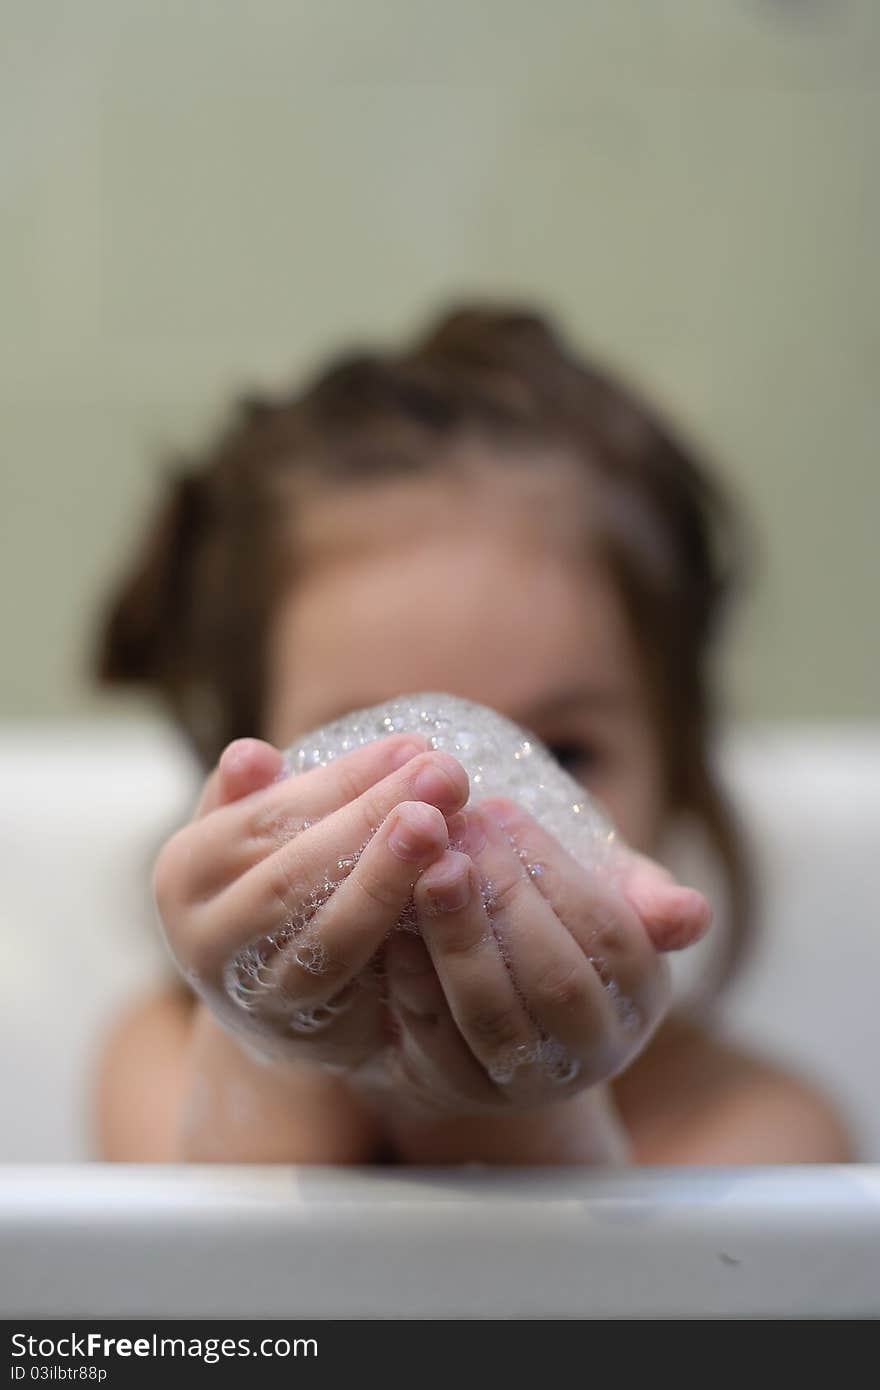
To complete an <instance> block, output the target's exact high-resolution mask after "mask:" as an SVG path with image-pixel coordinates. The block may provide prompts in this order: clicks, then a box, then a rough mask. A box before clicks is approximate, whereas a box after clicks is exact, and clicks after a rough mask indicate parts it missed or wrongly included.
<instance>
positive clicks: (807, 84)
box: [0, 0, 880, 718]
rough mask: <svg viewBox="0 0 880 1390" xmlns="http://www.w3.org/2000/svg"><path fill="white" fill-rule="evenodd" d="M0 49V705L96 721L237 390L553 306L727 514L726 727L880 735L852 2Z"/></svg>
mask: <svg viewBox="0 0 880 1390" xmlns="http://www.w3.org/2000/svg"><path fill="white" fill-rule="evenodd" d="M0 29H2V32H0V40H2V41H0V54H2V57H0V64H2V68H0V322H2V332H0V357H2V366H0V430H2V441H0V447H2V455H0V463H2V517H3V545H2V548H0V567H2V572H0V616H2V626H3V633H4V638H3V643H4V653H3V655H4V660H3V662H2V668H0V681H2V689H0V713H2V714H7V715H17V716H19V715H28V714H34V715H41V714H55V713H64V712H77V711H85V710H87V709H90V710H92V711H94V710H95V709H97V708H101V707H105V702H106V701H107V697H104V699H103V700H102V699H100V698H99V697H97V696H96V695H95V694H94V693H93V692H91V691H90V689H89V687H88V684H87V680H86V676H85V673H84V662H85V655H84V654H85V651H86V647H87V638H88V633H89V630H90V626H91V623H92V621H93V614H94V611H95V604H96V602H97V600H98V599H99V597H100V595H101V594H102V593H103V592H104V591H105V589H106V586H107V584H108V583H109V582H110V581H111V580H112V577H113V575H114V573H115V572H116V571H117V569H118V567H119V566H121V565H123V564H124V561H125V556H126V554H127V552H128V550H129V549H130V547H131V545H132V543H133V541H134V538H135V537H136V535H137V534H138V530H139V525H140V522H141V519H142V517H143V514H144V512H145V509H148V508H149V507H150V504H151V499H152V498H153V496H154V491H155V477H156V470H157V460H158V459H159V458H160V457H161V456H162V454H163V452H164V451H165V450H166V449H167V448H168V447H169V446H175V445H178V444H184V445H185V444H187V443H191V442H198V441H199V440H200V438H201V436H202V433H203V431H204V430H205V428H207V427H210V425H211V424H212V423H214V422H215V421H216V420H217V419H218V416H219V415H220V414H221V413H222V409H223V405H224V402H225V400H226V398H227V395H228V393H229V392H232V391H235V390H237V389H239V388H241V387H244V386H247V385H250V384H254V383H260V382H263V383H274V382H278V381H281V380H284V379H285V378H286V377H287V376H289V375H291V374H296V373H297V372H298V371H299V370H300V369H302V368H303V367H305V366H307V365H310V364H311V363H312V361H313V360H314V359H315V357H316V355H318V354H320V353H321V352H323V351H325V350H327V349H333V348H335V347H337V346H339V345H341V344H342V343H343V342H346V341H347V340H349V339H350V338H352V337H362V336H364V335H373V336H379V337H382V338H385V337H391V336H393V335H394V334H396V333H398V332H400V331H402V330H405V329H408V328H410V327H411V326H414V325H415V324H416V323H417V322H418V321H419V320H420V319H421V318H422V317H423V316H424V314H425V313H426V312H427V311H429V310H431V309H432V308H434V307H435V306H437V305H439V304H441V303H442V302H443V301H444V300H445V299H446V297H447V296H449V295H451V294H454V295H461V294H463V293H466V292H468V291H471V290H473V291H478V292H480V293H481V294H485V293H490V292H497V293H499V294H501V293H508V292H509V293H511V294H515V295H516V296H517V297H527V298H533V299H536V300H538V301H540V302H541V303H543V304H545V305H546V306H548V307H549V308H551V309H555V310H557V311H559V312H560V313H562V314H563V315H564V317H565V320H566V322H567V323H568V324H569V326H570V328H571V330H572V331H573V333H574V334H575V335H576V336H577V337H578V339H579V340H580V341H581V342H582V343H583V344H584V345H585V346H587V347H592V348H593V349H595V350H597V351H599V352H600V353H602V354H603V355H605V356H606V357H607V358H608V359H610V361H611V362H612V363H616V364H617V365H619V366H620V367H622V368H624V369H626V370H627V371H628V372H629V373H630V374H631V375H633V376H634V377H635V378H636V379H637V380H639V381H641V382H642V383H643V384H644V385H645V386H647V387H648V388H649V390H651V391H653V392H654V393H655V395H657V396H658V397H659V399H660V400H661V402H663V403H665V404H666V405H667V406H668V407H670V408H671V409H673V410H675V411H678V412H679V413H680V415H681V416H682V418H683V419H684V421H685V422H686V423H687V424H688V425H689V426H690V428H691V429H692V431H694V432H696V434H697V436H698V437H699V438H702V439H703V440H704V441H706V442H707V443H708V444H710V445H712V446H714V448H715V451H716V453H717V455H718V456H719V458H720V459H721V460H722V462H723V464H724V467H725V468H726V470H727V471H728V473H729V474H730V475H731V476H732V477H733V479H734V480H735V481H736V482H737V483H738V485H739V486H740V488H741V490H742V492H743V493H744V494H745V496H746V498H747V500H748V501H750V502H751V504H752V507H753V509H754V511H755V513H756V514H757V516H758V518H759V520H760V522H761V525H762V529H763V533H764V545H765V556H764V564H763V572H762V574H761V577H760V582H759V588H758V591H757V595H756V598H755V601H754V603H753V604H752V607H751V609H750V611H749V616H748V620H747V621H746V622H744V623H743V624H742V625H741V627H740V630H739V635H738V637H737V640H736V642H735V644H734V646H733V648H732V653H731V657H730V660H729V668H730V676H731V686H732V691H733V693H734V696H735V698H736V700H737V702H738V708H740V709H741V710H742V712H744V713H746V714H754V715H760V716H769V717H776V716H780V717H782V716H787V715H794V716H802V717H803V716H806V717H811V716H816V717H831V718H834V717H844V718H845V717H849V716H852V717H859V716H868V715H871V714H872V713H875V712H876V708H877V700H878V695H880V670H878V666H880V644H878V642H877V640H876V619H875V609H876V591H877V588H878V577H880V567H878V562H877V544H876V529H877V523H878V518H880V482H878V478H880V467H878V460H877V448H876V436H877V433H878V427H880V410H878V389H877V387H878V367H880V291H878V274H877V261H878V255H877V247H878V246H880V167H878V134H880V89H878V82H880V7H878V6H877V5H876V4H875V3H874V0H664V3H662V4H659V3H656V0H545V3H543V4H534V3H531V0H530V2H529V3H525V0H522V3H520V0H480V3H479V4H475V3H473V0H444V3H442V4H438V3H430V4H429V3H425V0H363V2H362V0H303V2H302V3H292V0H251V3H247V4H245V3H242V2H241V0H211V2H210V3H208V2H207V0H205V2H204V3H196V2H195V0H174V2H173V3H158V0H140V2H139V3H136V2H135V0H82V3H80V4H78V5H64V4H62V3H61V0H51V2H50V0H5V3H4V5H3V7H2V10H0ZM107 707H109V703H108V704H107ZM114 707H115V705H114Z"/></svg>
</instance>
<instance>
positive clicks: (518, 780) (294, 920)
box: [224, 691, 628, 1079]
mask: <svg viewBox="0 0 880 1390" xmlns="http://www.w3.org/2000/svg"><path fill="white" fill-rule="evenodd" d="M404 733H407V734H420V735H422V736H423V737H424V738H425V740H426V742H427V745H428V747H429V748H431V749H436V750H442V751H443V752H447V753H451V754H452V756H453V757H455V758H456V759H457V760H458V761H459V762H460V763H461V765H462V766H463V767H464V769H465V771H466V772H467V774H468V780H469V784H470V793H469V797H468V801H467V806H474V805H477V804H479V802H481V801H484V800H486V799H487V798H488V797H495V796H503V797H506V798H508V799H510V800H512V801H515V802H517V803H518V804H519V805H520V806H521V807H523V809H524V810H526V811H528V812H529V813H530V814H531V815H532V816H534V818H535V819H536V820H537V821H538V822H539V824H540V825H542V826H543V827H544V829H545V830H547V831H548V832H549V833H550V834H551V835H552V836H554V837H555V839H556V840H558V841H559V843H560V844H561V845H562V846H563V848H564V849H566V850H568V852H569V853H570V854H571V855H572V856H573V857H574V858H575V859H576V860H577V861H578V862H579V863H580V864H582V865H584V867H586V868H588V869H595V868H597V867H599V866H600V865H605V864H607V863H608V862H609V861H610V858H611V856H612V854H613V853H614V852H615V851H616V848H617V846H616V837H615V832H614V829H613V827H612V826H611V824H610V822H609V821H608V819H607V818H606V816H605V815H604V814H603V812H602V811H601V810H600V808H599V807H598V806H597V805H596V803H595V802H594V801H593V800H592V798H591V797H590V795H589V793H588V792H586V791H585V790H584V788H583V787H582V786H581V785H580V784H579V783H578V782H576V781H575V780H574V778H573V777H571V776H570V775H569V773H567V772H566V771H565V769H564V768H562V767H560V765H559V763H558V762H557V761H556V760H555V758H554V757H553V755H552V754H551V753H550V751H549V749H548V748H547V747H546V746H545V745H544V744H543V743H542V742H541V741H540V740H539V739H537V738H536V737H535V736H534V734H532V733H530V732H528V731H527V730H526V729H523V728H521V727H520V726H519V725H518V724H515V723H514V722H513V721H512V720H510V719H507V718H506V717H505V716H504V715H502V714H499V713H498V712H497V711H496V710H493V709H490V708H489V707H488V706H486V705H480V704H475V703H474V702H473V701H470V700H463V699H461V698H459V697H458V696H455V695H450V694H448V693H445V692H443V691H427V692H423V693H420V694H413V695H403V696H400V697H398V698H397V699H394V700H391V701H388V702H387V703H383V704H380V705H374V706H371V707H369V708H365V709H359V710H354V711H353V712H352V713H350V714H347V715H344V716H343V717H342V718H340V719H336V720H334V721H333V722H332V723H330V724H325V725H323V726H322V727H321V728H317V729H313V730H311V731H310V732H309V733H307V734H304V735H303V736H302V737H301V738H299V739H297V740H296V741H295V742H294V743H292V744H291V745H290V746H289V747H288V748H287V749H286V750H285V752H284V753H283V760H284V762H283V771H284V773H285V774H286V775H287V776H290V777H296V776H299V775H301V774H302V773H304V772H309V771H310V770H311V769H313V768H316V767H327V766H329V764H330V763H331V762H332V761H333V760H334V758H338V757H340V756H342V755H343V754H345V753H348V752H351V751H352V750H353V749H355V748H361V747H364V746H365V745H366V744H369V743H374V742H375V741H376V740H377V739H381V738H388V737H390V736H392V735H394V734H404ZM465 809H466V808H465ZM312 823H313V822H309V821H304V822H300V824H299V825H298V826H297V827H296V828H297V830H298V831H300V832H301V830H302V829H303V828H304V826H306V825H308V824H312ZM375 829H376V827H374V829H373V833H375ZM369 843H370V841H369V839H368V840H367V841H366V842H365V843H364V844H363V845H361V847H360V848H359V849H358V850H357V851H356V852H355V853H354V854H351V855H347V856H345V857H344V858H342V859H339V860H337V862H336V866H335V867H336V871H337V876H336V877H335V878H332V879H331V878H330V876H329V875H325V878H324V881H323V883H321V884H319V885H318V886H317V887H312V888H311V889H309V890H308V891H307V892H305V893H304V894H303V901H302V903H301V905H300V906H299V907H298V908H297V910H296V911H295V912H293V913H291V915H290V916H289V917H288V918H287V919H286V921H285V922H284V924H283V925H282V926H281V928H279V929H278V930H277V931H275V932H273V933H271V934H269V935H266V936H263V937H261V938H259V939H258V940H257V941H255V942H252V943H250V944H249V945H248V946H246V947H245V948H244V949H243V950H242V951H240V952H239V953H238V954H237V955H236V956H235V957H234V958H233V960H231V961H230V962H229V963H228V965H227V967H226V970H225V973H224V980H225V985H226V989H227V992H228V994H229V995H230V997H231V998H232V999H233V1000H234V1001H235V1002H236V1003H238V1004H239V1005H240V1006H241V1007H242V1008H244V1009H246V1010H255V1009H257V1008H259V1007H260V1003H261V997H262V996H263V995H264V994H265V992H266V990H267V989H271V988H272V987H273V983H274V985H275V988H277V975H276V973H275V971H274V969H273V968H272V967H273V965H276V964H277V957H278V955H279V954H280V953H281V952H283V951H285V950H286V949H287V948H288V947H289V946H290V944H291V942H293V941H294V940H297V939H298V938H301V937H302V935H303V933H305V932H306V929H307V928H308V925H309V923H310V922H311V921H312V919H313V918H314V916H315V915H316V913H317V912H318V911H319V910H320V908H321V907H322V906H323V905H324V904H325V903H326V902H327V901H328V900H329V898H330V896H331V895H332V893H333V892H334V891H335V890H336V888H337V887H338V885H339V883H340V882H342V881H343V879H344V878H345V877H347V875H348V874H349V873H350V872H351V871H352V869H353V868H354V867H355V865H356V864H357V862H358V859H359V858H360V855H361V854H362V853H363V851H364V849H365V848H366V845H367V844H369ZM517 852H518V854H519V857H520V860H521V862H522V864H523V872H524V873H527V874H528V875H529V876H530V877H531V878H533V879H539V878H540V875H541V873H542V872H543V868H544V866H543V865H542V864H540V863H539V862H534V863H533V862H531V861H530V860H529V858H528V855H527V854H526V852H525V851H524V850H518V851H517ZM493 893H494V890H493V885H492V883H491V881H489V880H488V879H486V880H484V882H483V883H482V884H481V894H482V899H483V903H484V905H485V906H486V909H487V911H488V912H490V913H491V909H492V904H493ZM395 925H396V929H397V930H403V931H410V932H416V931H418V924H417V920H416V914H415V907H414V904H413V901H412V899H410V901H409V902H408V903H407V906H406V908H405V909H404V911H403V913H402V914H401V916H400V917H399V919H398V921H397V923H396V924H395ZM293 949H294V950H295V953H296V959H297V960H298V961H299V963H300V964H301V965H302V966H304V968H306V969H307V970H309V971H310V972H312V973H320V971H321V969H322V968H326V957H324V956H322V955H321V951H320V947H319V945H318V943H313V942H309V941H300V942H299V944H298V945H297V946H296V947H294V948H293ZM606 988H608V986H607V985H606ZM609 993H613V992H612V991H610V990H609ZM621 1002H626V1003H628V1001H621ZM314 1014H315V1011H312V1012H311V1013H309V1014H308V1017H307V1015H306V1014H304V1013H302V1012H301V1013H299V1014H294V1015H293V1016H292V1018H291V1021H290V1022H291V1027H292V1028H293V1029H294V1030H295V1031H311V1030H312V1029H314V1027H315V1026H320V1025H319V1024H318V1020H317V1019H316V1018H315V1017H314ZM325 1022H329V1018H327V1017H326V1016H325V1015H322V1016H321V1020H320V1023H321V1024H323V1023H325ZM537 1046H538V1053H537V1054H535V1055H533V1056H532V1055H530V1056H529V1057H525V1056H523V1057H521V1058H520V1057H519V1056H517V1057H516V1058H511V1059H509V1060H508V1062H505V1063H499V1067H500V1072H499V1079H500V1077H501V1076H507V1073H508V1071H510V1067H511V1065H512V1068H513V1070H512V1071H510V1075H511V1076H512V1075H513V1072H514V1071H515V1070H516V1068H517V1067H518V1066H520V1065H522V1064H523V1063H524V1061H540V1062H541V1063H542V1065H546V1066H547V1067H548V1069H549V1070H550V1071H551V1072H552V1071H553V1069H554V1067H555V1068H556V1070H557V1071H560V1073H561V1074H562V1075H563V1076H564V1077H565V1076H566V1074H567V1071H569V1070H570V1066H571V1065H574V1066H575V1069H576V1064H574V1063H571V1062H570V1061H566V1060H565V1059H562V1058H561V1057H560V1056H559V1055H558V1052H554V1051H553V1047H555V1048H557V1049H558V1047H559V1045H558V1044H553V1045H552V1047H551V1044H550V1043H549V1042H546V1041H545V1042H544V1043H539V1044H538V1045H537ZM542 1048H543V1051H542V1050H541V1049H542ZM548 1048H549V1049H550V1050H549V1051H548Z"/></svg>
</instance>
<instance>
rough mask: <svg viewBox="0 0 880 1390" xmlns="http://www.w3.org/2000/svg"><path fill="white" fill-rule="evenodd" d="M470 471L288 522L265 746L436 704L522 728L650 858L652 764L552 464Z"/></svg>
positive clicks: (656, 752)
mask: <svg viewBox="0 0 880 1390" xmlns="http://www.w3.org/2000/svg"><path fill="white" fill-rule="evenodd" d="M466 462H469V463H470V465H471V466H470V467H469V468H468V471H467V474H466V480H463V477H462V475H461V474H458V475H456V474H455V473H454V472H453V471H448V472H443V473H438V474H432V475H426V476H422V477H419V478H413V477H409V478H404V479H399V480H398V479H394V480H388V481H380V482H370V483H366V484H363V485H354V484H351V483H348V484H345V485H342V486H341V487H340V488H339V489H338V490H336V491H333V490H327V491H326V492H321V493H318V492H313V493H311V494H309V496H308V498H307V499H306V500H305V501H304V502H303V503H302V504H301V505H300V506H299V508H298V516H299V526H298V530H297V537H298V539H297V541H296V545H297V554H298V557H299V560H300V564H301V568H300V577H299V578H298V579H297V580H296V582H295V583H294V584H293V585H292V587H291V589H290V592H289V593H287V594H285V595H284V596H283V597H282V599H281V602H280V604H279V608H278V611H277V614H276V618H275V622H274V626H273V629H272V633H271V640H270V681H269V707H268V713H267V723H266V728H265V736H266V737H267V738H268V739H269V740H270V741H271V742H272V743H274V744H276V745H277V746H279V747H282V748H283V747H284V746H285V745H286V744H288V743H290V742H292V740H293V739H294V738H295V737H297V736H298V735H300V734H302V733H305V732H306V731H307V730H308V729H310V728H314V727H315V726H317V725H319V724H324V723H327V722H328V721H329V720H331V719H333V718H335V717H336V716H338V715H341V714H344V713H346V712H348V711H349V710H352V709H358V708H362V707H364V706H368V705H374V704H378V703H380V701H383V700H386V699H389V698H391V697H393V696H396V695H399V694H404V693H407V692H410V691H412V692H415V691H419V690H447V691H449V692H450V693H451V694H453V695H460V696H463V697H465V698H468V699H471V700H476V701H479V702H480V703H482V704H486V705H491V706H492V707H493V708H495V709H497V710H499V711H500V712H501V713H502V714H506V715H507V716H508V717H509V718H511V719H514V720H516V721H517V722H518V723H521V724H524V725H526V726H527V727H528V728H529V729H531V730H532V731H533V732H534V733H536V734H537V735H538V736H539V738H541V739H543V741H544V742H545V743H547V744H548V745H550V747H551V748H552V749H553V750H554V751H556V752H557V755H558V756H559V757H560V760H561V761H562V762H563V764H564V766H566V767H567V768H568V769H569V771H570V772H571V773H572V775H573V776H574V777H576V778H577V779H578V780H579V781H581V782H583V783H584V785H585V786H586V787H587V788H588V789H589V790H591V791H593V792H595V794H596V795H597V796H599V797H600V798H601V800H602V801H603V802H604V804H605V806H606V807H607V809H608V811H609V812H610V814H611V816H612V817H613V819H614V821H615V823H616V824H617V826H618V828H619V829H620V831H621V833H622V834H623V835H624V837H625V838H626V839H627V840H628V841H629V843H630V844H632V845H633V846H634V847H635V848H637V849H640V850H643V851H645V852H651V851H652V850H653V849H654V848H655V846H656V842H657V836H658V832H659V829H660V823H661V820H662V815H663V805H662V800H663V798H662V778H661V759H660V749H659V747H658V745H657V740H656V736H655V731H654V728H653V725H652V721H651V719H650V717H649V705H648V698H647V691H646V690H645V688H644V680H643V677H642V674H641V671H640V668H639V663H638V660H637V654H636V651H635V649H634V647H633V642H632V637H631V635H630V632H629V630H628V625H627V623H626V621H625V617H624V613H623V610H622V607H621V603H620V599H619V597H618V595H617V593H616V591H615V589H614V588H613V586H612V584H611V582H610V580H609V578H608V577H607V576H606V575H605V573H604V572H603V571H602V570H601V569H600V567H599V566H598V564H597V563H596V561H595V560H593V559H592V558H591V557H590V555H589V548H588V546H587V545H586V544H585V542H584V527H583V521H582V517H583V509H584V505H585V503H584V497H583V494H582V492H581V491H579V486H581V485H580V484H579V483H578V479H577V476H576V474H575V473H574V472H573V471H572V469H571V468H570V466H568V465H567V464H566V462H565V461H564V460H563V461H559V460H555V459H552V458H548V459H544V460H534V461H532V462H531V464H530V465H528V466H523V465H522V464H520V465H519V466H513V467H510V468H507V469H506V470H505V471H502V470H500V469H496V468H493V467H491V466H490V467H485V466H482V465H481V463H480V461H479V460H474V458H473V457H471V459H470V460H466Z"/></svg>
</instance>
